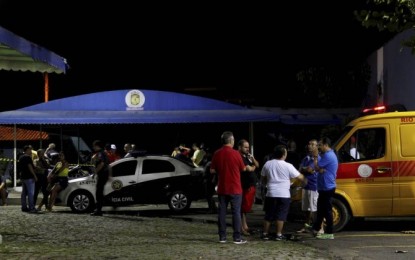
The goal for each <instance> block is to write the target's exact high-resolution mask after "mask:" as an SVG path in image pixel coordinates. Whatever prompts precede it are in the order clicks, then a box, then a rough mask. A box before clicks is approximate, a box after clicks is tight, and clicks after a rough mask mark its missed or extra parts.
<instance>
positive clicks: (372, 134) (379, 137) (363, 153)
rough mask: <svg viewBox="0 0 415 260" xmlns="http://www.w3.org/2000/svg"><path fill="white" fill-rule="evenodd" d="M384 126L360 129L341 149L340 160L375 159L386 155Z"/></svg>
mask: <svg viewBox="0 0 415 260" xmlns="http://www.w3.org/2000/svg"><path fill="white" fill-rule="evenodd" d="M385 140H386V131H385V129H384V128H367V129H359V130H357V131H356V132H354V133H353V135H352V136H350V138H349V139H348V140H347V141H346V142H345V144H344V145H343V146H342V148H340V149H339V161H340V162H353V161H363V160H373V159H378V158H382V157H383V156H384V155H385V143H386V142H385Z"/></svg>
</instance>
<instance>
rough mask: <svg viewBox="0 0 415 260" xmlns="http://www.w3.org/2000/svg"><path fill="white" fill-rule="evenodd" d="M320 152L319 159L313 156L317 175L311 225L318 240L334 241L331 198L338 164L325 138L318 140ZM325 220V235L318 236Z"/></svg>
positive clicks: (334, 187) (329, 143)
mask: <svg viewBox="0 0 415 260" xmlns="http://www.w3.org/2000/svg"><path fill="white" fill-rule="evenodd" d="M318 147H319V150H320V152H321V154H320V156H321V157H320V159H319V158H318V156H314V157H313V159H314V168H315V170H316V171H317V172H318V174H317V190H318V200H317V219H316V221H315V222H314V224H313V232H314V233H315V234H316V235H317V236H316V237H317V238H318V239H334V235H333V212H332V207H333V205H332V198H333V196H334V193H335V191H336V177H337V168H338V166H339V162H338V160H337V155H336V154H335V153H334V150H333V149H331V140H330V139H329V138H327V137H323V138H321V139H320V141H319V143H318ZM324 219H326V230H325V234H319V233H318V230H320V227H321V224H322V223H323V220H324Z"/></svg>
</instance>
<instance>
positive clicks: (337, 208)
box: [332, 198, 351, 232]
mask: <svg viewBox="0 0 415 260" xmlns="http://www.w3.org/2000/svg"><path fill="white" fill-rule="evenodd" d="M332 204H333V232H339V231H341V230H342V229H343V228H344V227H345V226H346V225H347V223H349V220H350V217H351V216H350V211H349V209H348V208H347V206H346V205H345V203H344V202H343V201H341V200H339V199H337V198H333V200H332Z"/></svg>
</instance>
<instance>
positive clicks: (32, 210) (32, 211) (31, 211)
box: [29, 209, 38, 214]
mask: <svg viewBox="0 0 415 260" xmlns="http://www.w3.org/2000/svg"><path fill="white" fill-rule="evenodd" d="M29 213H33V214H36V213H38V212H37V209H31V210H29Z"/></svg>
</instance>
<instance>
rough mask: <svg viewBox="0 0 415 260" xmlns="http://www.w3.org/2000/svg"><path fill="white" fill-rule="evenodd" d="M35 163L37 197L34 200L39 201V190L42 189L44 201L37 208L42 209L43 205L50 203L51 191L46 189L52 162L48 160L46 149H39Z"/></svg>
mask: <svg viewBox="0 0 415 260" xmlns="http://www.w3.org/2000/svg"><path fill="white" fill-rule="evenodd" d="M33 164H34V165H35V172H36V176H37V182H36V184H35V197H34V201H35V203H36V202H37V197H38V195H39V192H40V191H42V194H43V198H42V201H41V202H40V203H39V205H38V207H37V210H38V211H41V210H42V206H43V205H46V206H47V205H48V196H49V192H48V190H47V189H46V188H47V186H48V179H47V176H48V173H49V168H50V164H49V162H48V160H47V159H46V157H45V150H43V149H39V150H37V159H35V160H34V161H33Z"/></svg>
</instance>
